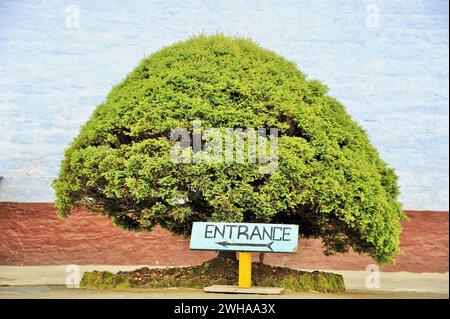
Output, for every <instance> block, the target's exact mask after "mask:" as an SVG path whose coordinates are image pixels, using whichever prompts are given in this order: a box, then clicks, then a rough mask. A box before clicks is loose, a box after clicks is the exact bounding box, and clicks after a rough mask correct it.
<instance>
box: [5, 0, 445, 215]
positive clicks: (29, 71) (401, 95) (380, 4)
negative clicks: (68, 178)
mask: <svg viewBox="0 0 450 319" xmlns="http://www.w3.org/2000/svg"><path fill="white" fill-rule="evenodd" d="M78 10H79V20H77V13H78ZM202 31H204V32H206V33H213V32H217V31H220V32H224V33H227V34H234V35H244V36H249V37H251V38H253V39H255V40H257V41H258V42H259V43H260V44H261V45H263V46H264V47H267V48H270V49H273V50H275V51H276V52H278V53H279V54H281V55H283V56H285V57H286V58H288V59H290V60H293V61H295V62H296V63H297V64H298V66H299V67H300V69H301V70H303V71H304V72H305V73H306V74H308V75H309V76H310V77H311V78H316V79H320V80H322V81H324V82H325V83H326V84H327V85H328V86H329V88H330V94H331V95H333V96H335V97H337V98H338V99H339V100H341V101H342V102H343V103H344V104H345V105H346V106H347V109H348V111H349V112H350V113H351V114H352V115H353V117H354V118H355V119H356V120H357V121H358V122H359V123H360V124H361V125H362V126H363V127H364V128H365V129H366V130H367V131H368V133H369V135H370V138H371V140H372V142H373V143H374V145H375V146H376V147H377V148H378V149H379V151H380V153H381V155H382V157H383V158H384V159H385V160H386V161H387V162H388V163H389V164H390V165H391V166H392V167H395V168H396V169H397V172H398V174H399V175H400V184H401V188H402V195H401V200H402V202H403V203H404V207H405V208H406V209H416V210H420V209H428V210H448V193H449V192H448V158H449V157H448V100H449V89H448V85H449V80H448V67H449V65H448V55H449V54H448V53H449V52H448V35H449V34H448V33H449V28H448V1H446V0H444V1H438V0H416V1H414V0H402V1H395V0H394V1H387V0H386V1H376V0H373V1H312V0H311V1H287V0H285V1H259V0H254V1H216V0H211V1H167V0H158V1H145V0H139V1H130V2H128V1H127V2H123V1H120V2H119V1H108V2H106V1H105V2H94V1H76V0H71V1H43V0H36V1H12V0H11V1H8V0H0V176H4V179H3V181H1V182H0V201H22V202H24V201H34V202H48V201H52V200H53V198H54V195H53V190H52V188H51V187H50V183H51V180H52V179H53V178H54V177H55V176H56V174H57V171H58V165H59V162H60V160H61V158H62V156H63V151H64V148H65V147H67V145H68V144H69V142H70V141H71V140H72V139H73V138H74V137H75V136H76V134H77V132H78V130H79V128H80V125H82V124H83V123H84V122H85V121H86V120H87V119H88V117H89V115H90V114H91V112H92V111H93V110H94V108H95V106H96V105H97V104H99V103H100V102H101V101H102V100H103V99H104V97H105V96H106V94H107V93H108V92H109V90H110V89H111V86H112V85H114V84H117V83H118V82H119V81H121V79H123V78H124V76H125V75H126V74H127V73H128V72H129V71H131V70H132V69H133V68H134V67H135V66H136V65H137V63H138V62H139V60H140V59H141V58H142V57H144V56H145V55H148V54H151V53H152V52H154V51H155V50H158V49H159V48H161V47H162V46H164V45H167V44H170V43H172V42H174V41H177V40H181V39H185V38H187V37H188V36H189V35H191V34H196V33H199V32H202Z"/></svg>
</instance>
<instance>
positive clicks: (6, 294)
mask: <svg viewBox="0 0 450 319" xmlns="http://www.w3.org/2000/svg"><path fill="white" fill-rule="evenodd" d="M448 297H449V295H448V293H425V292H406V291H397V292H393V291H380V290H372V291H367V290H349V291H347V292H345V293H338V294H331V293H314V292H302V293H298V292H293V291H285V293H284V294H283V295H274V296H266V295H250V294H249V295H235V294H216V293H205V292H203V291H202V290H201V289H193V288H166V289H127V290H118V289H114V290H111V289H108V290H102V289H70V288H66V287H64V286H8V287H0V299H2V298H30V299H34V298H52V299H53V298H55V299H57V298H64V299H66V298H68V299H70V298H77V299H83V298H89V299H96V298H105V299H106V298H113V299H114V298H118V299H123V298H133V299H202V298H207V299H215V298H217V299H236V298H240V299H259V298H261V299H264V298H271V299H272V298H273V299H278V298H283V299H286V298H287V299H379V298H393V299H403V298H408V299H420V298H427V299H428V298H430V299H447V298H448Z"/></svg>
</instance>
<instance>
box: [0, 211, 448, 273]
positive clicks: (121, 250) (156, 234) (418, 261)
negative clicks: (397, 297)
mask: <svg viewBox="0 0 450 319" xmlns="http://www.w3.org/2000/svg"><path fill="white" fill-rule="evenodd" d="M407 214H408V216H409V221H407V222H404V224H403V227H404V228H403V233H402V235H401V249H402V254H399V255H397V257H396V264H395V266H382V267H381V269H382V270H383V271H412V272H448V269H449V260H448V244H449V237H448V235H449V232H448V230H449V226H448V212H413V211H407ZM188 247H189V240H188V239H185V238H183V237H180V236H173V235H171V234H170V233H169V232H168V231H166V230H163V229H161V228H155V230H154V231H152V232H150V233H144V232H130V231H124V230H120V229H118V228H117V227H115V226H114V225H112V223H111V221H110V220H108V218H107V217H106V216H98V215H94V214H92V213H89V212H86V211H81V210H79V211H76V212H74V213H73V214H72V215H71V217H70V218H69V219H67V220H62V219H60V218H58V217H57V216H56V212H55V208H54V206H53V204H50V203H42V204H35V203H8V202H0V265H58V264H80V265H84V264H108V265H195V264H199V263H201V262H203V261H206V260H208V259H211V258H213V257H214V256H215V255H216V253H215V252H198V251H189V248H188ZM255 257H256V256H255ZM265 262H266V263H268V264H271V265H280V266H290V267H296V268H304V269H336V270H337V269H339V270H365V269H366V267H367V265H369V264H372V263H374V262H373V260H372V259H371V258H369V257H367V256H361V255H358V254H355V253H348V254H337V255H333V256H330V257H327V256H324V255H323V254H322V247H321V242H320V240H311V239H300V245H299V248H298V251H297V253H296V254H267V255H266V257H265Z"/></svg>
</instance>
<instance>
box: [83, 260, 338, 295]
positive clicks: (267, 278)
mask: <svg viewBox="0 0 450 319" xmlns="http://www.w3.org/2000/svg"><path fill="white" fill-rule="evenodd" d="M237 283H238V266H237V262H235V261H232V260H229V259H219V258H216V259H213V260H210V261H207V262H205V263H203V264H201V265H199V266H193V267H175V268H165V269H150V268H148V267H144V268H140V269H136V270H134V271H125V272H119V273H117V274H112V273H110V272H107V271H93V272H85V273H84V275H83V278H82V280H81V283H80V287H81V288H97V289H98V288H101V289H105V288H118V289H126V288H168V287H190V288H203V287H206V286H210V285H237ZM252 285H253V286H265V287H284V288H286V289H288V290H293V291H299V292H302V291H318V292H334V293H336V292H343V291H345V285H344V279H343V277H342V276H341V275H338V274H333V273H326V272H319V271H314V272H306V271H299V270H295V269H291V268H286V267H273V266H269V265H264V264H263V265H260V264H258V263H253V264H252Z"/></svg>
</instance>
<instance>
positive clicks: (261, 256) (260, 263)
mask: <svg viewBox="0 0 450 319" xmlns="http://www.w3.org/2000/svg"><path fill="white" fill-rule="evenodd" d="M262 264H264V253H259V266H260V267H261V265H262Z"/></svg>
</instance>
